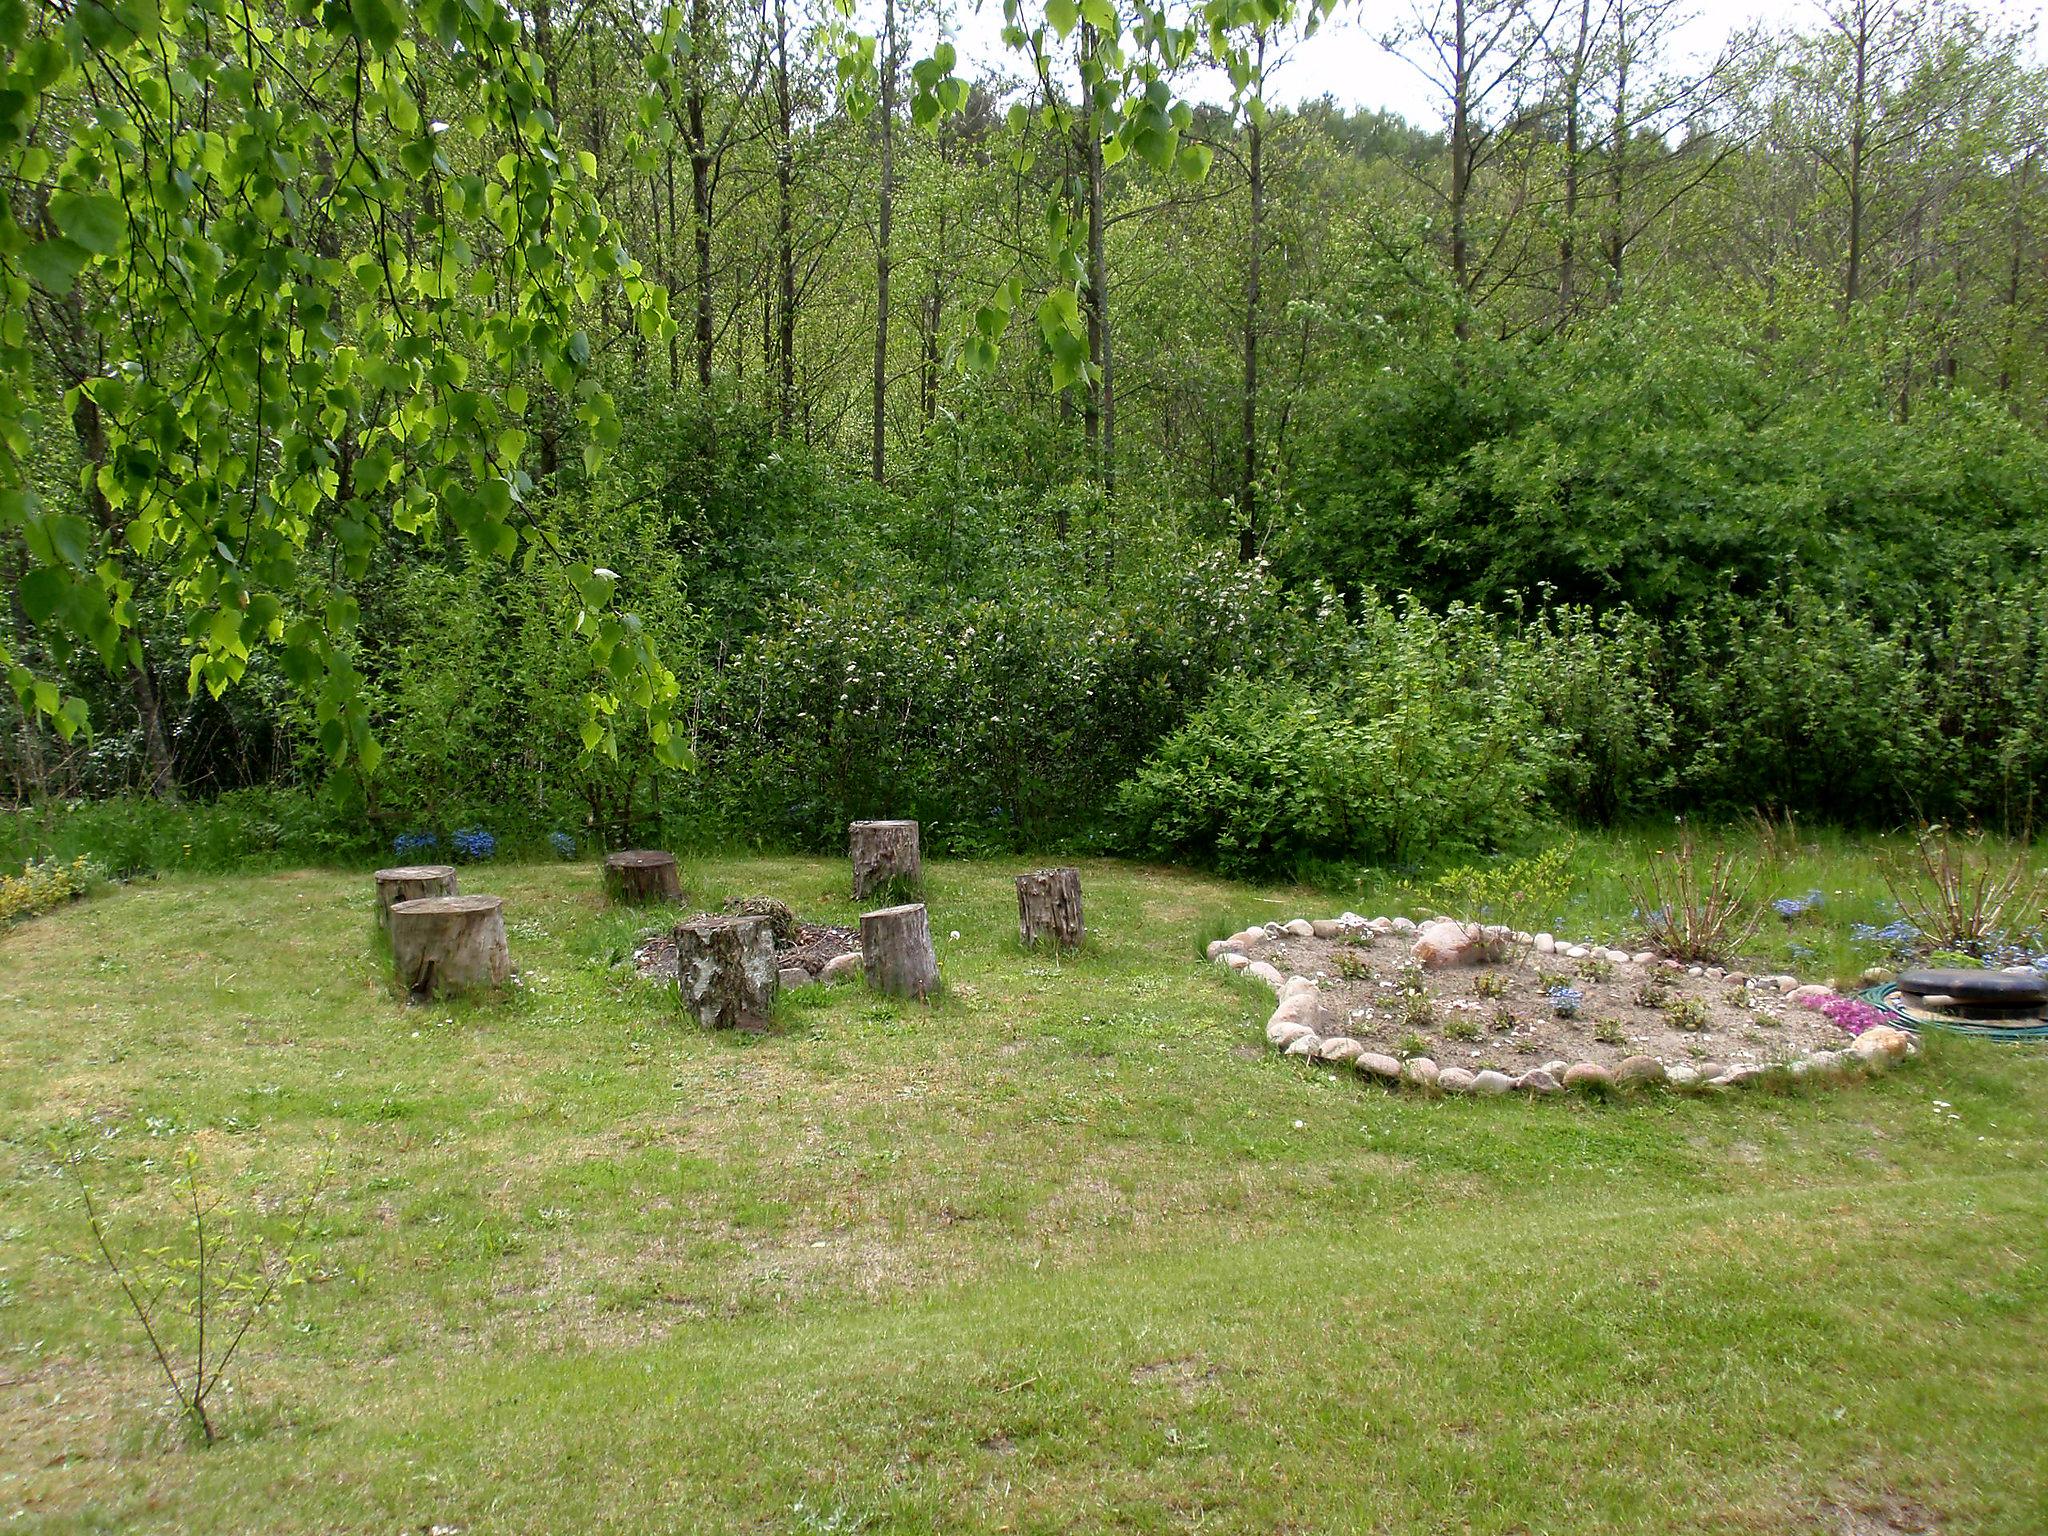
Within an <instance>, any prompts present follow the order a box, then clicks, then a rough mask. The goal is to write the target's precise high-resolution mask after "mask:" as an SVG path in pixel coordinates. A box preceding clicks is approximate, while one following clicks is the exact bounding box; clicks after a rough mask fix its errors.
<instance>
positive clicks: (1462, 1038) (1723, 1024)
mask: <svg viewBox="0 0 2048 1536" xmlns="http://www.w3.org/2000/svg"><path fill="white" fill-rule="evenodd" d="M1411 942H1412V941H1411V939H1410V937H1408V936H1405V935H1402V934H1398V933H1396V934H1388V935H1385V936H1376V935H1373V934H1370V933H1365V934H1358V935H1355V936H1350V937H1346V938H1337V939H1313V938H1309V939H1304V938H1295V937H1292V936H1291V935H1280V936H1277V937H1268V938H1265V939H1263V940H1260V941H1257V942H1254V943H1251V944H1248V945H1247V946H1246V948H1245V952H1246V953H1247V954H1248V955H1250V956H1251V957H1252V958H1253V959H1254V960H1264V961H1266V962H1268V963H1269V964H1271V965H1273V966H1274V967H1275V968H1277V969H1278V970H1279V971H1280V973H1281V974H1282V975H1283V976H1308V977H1312V978H1314V980H1315V982H1316V985H1317V986H1318V987H1319V988H1320V989H1321V990H1322V995H1323V996H1322V1009H1321V1013H1320V1017H1319V1020H1318V1022H1317V1025H1316V1032H1317V1033H1318V1034H1320V1035H1321V1036H1323V1037H1324V1038H1325V1039H1329V1038H1332V1037H1337V1036H1349V1037H1350V1038H1352V1039H1354V1040H1357V1041H1359V1042H1361V1043H1362V1044H1363V1045H1364V1046H1365V1048H1366V1049H1367V1050H1369V1051H1382V1052H1385V1053H1386V1054H1388V1055H1392V1056H1401V1055H1424V1056H1428V1057H1430V1058H1432V1059H1433V1060H1434V1061H1435V1062H1436V1063H1437V1065H1438V1066H1466V1065H1472V1066H1480V1065H1486V1066H1494V1067H1498V1068H1499V1069H1500V1070H1502V1071H1504V1072H1508V1073H1518V1072H1523V1071H1526V1070H1528V1069H1529V1068H1530V1067H1533V1066H1539V1065H1541V1064H1542V1063H1543V1062H1545V1061H1566V1062H1576V1061H1592V1062H1598V1063H1600V1064H1601V1065H1603V1066H1608V1067H1612V1066H1614V1065H1615V1064H1616V1063H1618V1062H1620V1061H1621V1060H1622V1059H1623V1058H1624V1057H1628V1056H1636V1055H1642V1056H1654V1057H1656V1058H1657V1059H1658V1060H1659V1061H1663V1062H1668V1063H1688V1062H1701V1061H1706V1062H1715V1063H1719V1064H1720V1065H1722V1066H1734V1065H1736V1064H1738V1063H1745V1062H1748V1063H1771V1062H1777V1061H1785V1060H1790V1059H1792V1058H1793V1057H1796V1056H1802V1055H1806V1054H1808V1053H1810V1052H1812V1051H1815V1050H1822V1049H1840V1048H1842V1047H1844V1046H1847V1045H1848V1044H1849V1041H1850V1036H1849V1035H1848V1034H1847V1033H1845V1032H1844V1031H1843V1030H1841V1029H1838V1028H1837V1027H1836V1026H1835V1025H1834V1024H1833V1023H1832V1022H1830V1021H1829V1020H1828V1018H1827V1017H1826V1016H1825V1015H1823V1014H1819V1013H1816V1012H1814V1011H1813V1010H1812V1009H1810V1008H1802V1007H1799V1006H1797V1005H1795V1004H1793V1003H1792V1002H1790V1001H1788V1000H1787V999H1786V998H1784V997H1783V996H1781V995H1780V994H1779V992H1778V989H1777V988H1776V987H1775V986H1774V985H1771V984H1769V983H1764V984H1761V985H1750V984H1749V981H1748V979H1747V977H1746V976H1745V975H1744V974H1743V973H1742V972H1739V971H1738V972H1731V973H1730V974H1729V975H1727V976H1725V977H1719V978H1716V977H1709V976H1704V975H1702V976H1692V975H1688V974H1687V973H1686V972H1685V971H1683V970H1678V971H1673V970H1668V969H1666V968H1664V967H1663V966H1661V965H1659V964H1655V963H1653V964H1649V965H1633V964H1628V965H1616V964H1612V963H1609V962H1606V961H1600V960H1593V959H1587V960H1571V959H1567V958H1566V957H1565V956H1564V955H1562V954H1555V955H1545V954H1539V953H1536V952H1535V951H1533V950H1529V949H1524V948H1522V947H1521V946H1519V945H1510V946H1509V947H1508V952H1507V956H1506V958H1505V959H1504V960H1503V961H1501V962H1499V963H1497V964H1488V965H1467V966H1455V967H1451V968H1449V969H1445V970H1440V971H1424V970H1422V969H1420V968H1419V967H1418V966H1417V965H1416V964H1415V962H1414V958H1413V956H1412V955H1411V954H1410V952H1409V945H1410V943H1411ZM1567 986H1568V987H1571V988H1573V989H1574V990H1575V991H1576V992H1577V993H1578V994H1579V999H1578V1006H1577V1009H1576V1011H1575V1012H1574V1013H1572V1014H1571V1015H1570V1016H1564V1015H1561V1014H1560V1013H1559V1011H1558V1006H1557V1004H1556V1002H1554V1001H1553V999H1552V998H1551V996H1550V991H1551V989H1552V988H1553V987H1567Z"/></svg>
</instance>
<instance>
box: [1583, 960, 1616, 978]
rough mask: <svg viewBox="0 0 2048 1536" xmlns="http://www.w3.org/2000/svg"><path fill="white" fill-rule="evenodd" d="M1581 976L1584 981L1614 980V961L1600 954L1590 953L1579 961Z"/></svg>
mask: <svg viewBox="0 0 2048 1536" xmlns="http://www.w3.org/2000/svg"><path fill="white" fill-rule="evenodd" d="M1579 978H1580V979H1581V980H1582V981H1592V982H1603V981H1612V980H1614V962H1613V961H1612V960H1606V959H1603V958H1601V957H1600V956H1599V955H1588V956H1586V958H1585V959H1583V960H1581V961H1580V962H1579Z"/></svg>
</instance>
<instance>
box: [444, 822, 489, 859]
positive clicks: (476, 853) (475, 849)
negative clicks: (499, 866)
mask: <svg viewBox="0 0 2048 1536" xmlns="http://www.w3.org/2000/svg"><path fill="white" fill-rule="evenodd" d="M449 840H450V841H451V842H453V843H454V844H455V851H456V853H458V854H459V855H461V856H462V857H463V858H465V859H470V860H472V861H474V860H477V859H488V858H490V857H491V856H492V855H493V854H495V853H496V852H497V851H498V840H497V839H496V838H495V837H493V836H492V835H491V834H490V833H488V832H482V831H478V830H477V829H475V828H471V829H470V830H468V831H465V832H457V833H455V834H454V835H453V837H451V838H450V839H449Z"/></svg>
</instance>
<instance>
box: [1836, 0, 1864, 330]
mask: <svg viewBox="0 0 2048 1536" xmlns="http://www.w3.org/2000/svg"><path fill="white" fill-rule="evenodd" d="M1854 43H1855V48H1856V102H1855V110H1854V112H1853V114H1852V116H1851V118H1850V128H1849V256H1848V270H1847V271H1846V272H1845V273H1844V275H1843V281H1842V309H1843V312H1844V313H1847V312H1848V311H1849V310H1851V309H1854V308H1855V307H1856V302H1857V300H1859V299H1860V298H1862V297H1863V204H1864V199H1865V196H1866V193H1865V188H1864V164H1863V159H1864V155H1865V153H1866V151H1867V149H1868V146H1869V142H1870V121H1869V110H1870V104H1869V97H1868V92H1869V89H1870V22H1869V15H1868V12H1867V11H1866V10H1865V8H1864V7H1863V6H1861V5H1858V7H1857V11H1856V36H1855V38H1854Z"/></svg>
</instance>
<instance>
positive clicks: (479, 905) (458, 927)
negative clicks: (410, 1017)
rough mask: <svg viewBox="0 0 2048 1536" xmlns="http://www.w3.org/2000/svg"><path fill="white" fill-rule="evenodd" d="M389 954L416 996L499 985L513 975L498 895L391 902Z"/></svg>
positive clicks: (400, 979)
mask: <svg viewBox="0 0 2048 1536" xmlns="http://www.w3.org/2000/svg"><path fill="white" fill-rule="evenodd" d="M391 960H392V964H393V965H394V966H395V967H396V969H397V971H398V979H399V981H400V982H402V983H403V984H404V986H405V989H406V990H407V991H408V992H410V993H412V994H413V995H414V996H416V997H432V996H435V995H437V994H440V993H446V992H473V991H480V990H484V989H488V988H491V987H499V986H503V985H504V984H505V982H506V981H507V980H508V979H510V977H511V975H512V949H511V946H510V945H509V944H508V943H507V942H506V940H505V900H504V898H503V897H502V896H421V897H418V898H416V899H414V900H412V901H400V902H394V903H393V904H392V906H391Z"/></svg>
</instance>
